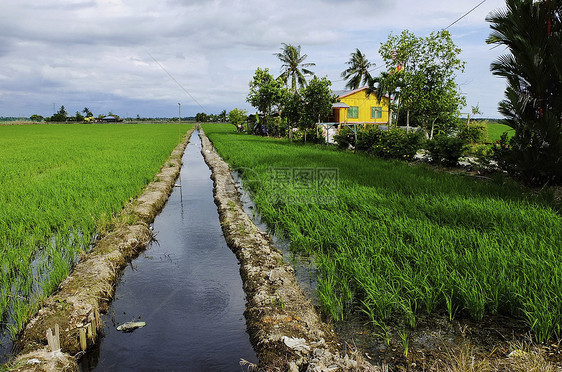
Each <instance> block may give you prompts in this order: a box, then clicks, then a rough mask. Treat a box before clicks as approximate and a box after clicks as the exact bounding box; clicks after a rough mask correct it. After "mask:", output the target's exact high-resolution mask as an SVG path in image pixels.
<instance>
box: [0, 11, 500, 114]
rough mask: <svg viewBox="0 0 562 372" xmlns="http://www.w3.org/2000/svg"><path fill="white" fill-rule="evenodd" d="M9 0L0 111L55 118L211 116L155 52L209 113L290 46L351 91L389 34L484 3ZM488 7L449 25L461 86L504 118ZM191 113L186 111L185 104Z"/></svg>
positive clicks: (425, 26)
mask: <svg viewBox="0 0 562 372" xmlns="http://www.w3.org/2000/svg"><path fill="white" fill-rule="evenodd" d="M0 1H2V9H3V11H2V13H1V14H0V22H1V23H2V24H3V32H2V36H0V64H1V65H2V71H0V99H1V101H0V116H3V115H6V116H8V115H20V114H21V115H26V116H29V115H31V114H33V113H39V114H43V115H50V114H51V113H52V112H51V111H52V104H53V102H55V103H56V104H57V105H59V106H60V105H61V104H64V105H65V106H66V107H67V108H68V111H69V112H73V111H76V110H81V109H82V108H83V107H84V106H88V107H95V108H97V109H99V110H102V111H103V112H95V113H96V114H98V113H107V111H109V109H110V108H111V110H112V111H114V112H119V113H120V114H123V113H125V112H128V113H129V114H130V115H136V114H137V113H139V114H141V115H143V116H159V115H162V116H172V115H174V114H175V107H174V105H177V102H182V112H185V114H186V115H189V114H195V113H196V112H199V111H201V109H200V107H199V106H198V105H197V104H195V103H194V102H193V101H192V100H191V99H190V97H189V96H188V95H187V94H185V92H184V91H183V90H182V89H181V88H180V87H178V85H177V84H176V83H175V82H174V81H173V80H172V79H171V78H170V77H169V76H168V75H167V74H166V72H164V71H163V70H162V69H161V68H160V66H159V65H158V64H157V63H156V62H154V61H153V60H152V58H151V57H150V55H149V53H150V54H152V55H153V56H154V58H156V59H157V60H158V62H159V63H160V64H161V65H162V66H163V67H164V68H165V69H166V70H167V71H168V72H169V73H170V74H171V75H172V76H173V77H174V78H175V79H176V80H177V81H178V82H179V83H180V84H181V85H182V86H183V87H184V88H185V89H187V90H188V91H189V92H190V93H191V94H192V95H193V96H194V97H195V98H196V99H197V101H198V102H199V103H201V104H202V105H203V106H204V107H205V108H206V109H207V110H208V111H210V112H219V111H221V110H222V109H223V108H224V109H227V110H229V109H231V108H233V107H243V108H247V109H251V108H250V107H249V106H248V104H247V103H246V102H245V97H246V94H247V89H248V82H249V81H250V79H251V78H252V75H253V72H254V71H255V69H256V68H257V67H258V66H261V67H269V68H270V70H271V71H272V73H274V74H276V73H278V70H279V66H280V65H279V63H278V61H277V60H276V57H275V56H274V55H273V53H276V52H278V51H279V48H280V46H281V43H282V42H286V43H293V44H298V45H301V46H302V52H303V53H306V54H308V56H309V57H308V61H311V62H315V63H316V67H315V69H314V71H316V72H317V74H318V75H320V76H328V77H329V78H330V79H333V80H334V87H336V88H339V87H341V86H343V82H341V81H337V80H339V79H340V77H339V75H340V72H341V71H342V70H343V69H344V68H345V62H346V61H347V60H348V58H349V53H351V52H352V51H354V50H355V48H359V49H361V50H362V51H363V52H364V53H366V55H367V56H368V58H369V59H370V60H372V61H374V62H377V61H380V58H379V57H378V55H377V52H378V48H379V45H380V43H381V42H382V41H384V40H386V38H387V36H388V33H389V32H390V31H393V32H395V33H397V32H400V31H401V30H402V29H404V28H408V29H410V30H411V31H413V32H414V33H416V34H418V35H420V36H421V35H425V34H427V33H429V32H431V31H432V30H437V29H440V28H443V27H445V26H447V25H448V24H450V23H452V22H453V21H454V20H455V19H457V18H458V17H460V16H462V15H463V14H464V13H465V12H467V11H468V10H470V9H471V8H472V7H473V6H475V5H476V4H477V3H476V2H473V1H468V0H462V1H461V0H459V1H442V0H428V1H426V2H423V3H420V2H417V1H416V2H415V1H411V0H409V1H402V2H395V1H390V0H379V1H373V0H353V1H336V0H310V1H297V0H286V1H267V2H264V1H261V0H260V1H258V0H246V1H242V0H236V1H232V0H213V1H193V0H167V1H156V0H96V1H79V0H72V1H71V0H66V1H65V0H48V1H47V0H42V1H41V2H37V1H35V0H33V1H32V0H22V1H18V2H15V1H8V0H0ZM501 6H503V2H502V1H500V0H488V1H487V2H485V3H484V4H483V5H482V6H480V7H479V8H478V9H476V10H475V11H474V12H472V13H471V14H469V15H468V16H466V17H465V18H463V19H462V20H461V21H459V22H458V23H457V24H456V25H454V26H453V27H452V28H451V29H450V30H451V32H452V34H453V37H454V40H455V41H456V42H457V44H459V45H460V46H461V47H462V48H463V50H464V52H463V57H464V58H465V59H466V60H467V62H468V64H467V72H466V74H465V76H461V77H459V82H468V84H466V85H463V87H462V88H463V90H464V91H466V93H467V94H469V97H468V101H469V103H471V102H475V103H476V102H480V106H481V108H482V107H483V105H484V104H483V102H486V106H485V114H486V115H490V116H497V113H496V111H495V106H496V105H497V102H498V101H499V100H500V99H501V98H502V94H503V84H502V82H501V81H499V80H498V79H495V78H493V77H492V76H491V74H490V73H489V63H490V62H491V60H492V59H493V58H495V56H496V55H497V51H492V52H490V51H489V47H488V46H487V45H486V44H485V43H484V39H485V36H486V35H487V33H488V32H489V31H488V30H489V27H488V25H487V24H486V22H485V21H484V18H485V16H486V14H488V12H489V11H491V10H492V9H495V8H498V7H501ZM184 107H185V108H184Z"/></svg>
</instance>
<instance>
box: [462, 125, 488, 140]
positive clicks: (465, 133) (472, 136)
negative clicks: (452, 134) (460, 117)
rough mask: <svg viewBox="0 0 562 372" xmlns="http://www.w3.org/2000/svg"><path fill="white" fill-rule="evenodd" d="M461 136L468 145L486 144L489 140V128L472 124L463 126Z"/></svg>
mask: <svg viewBox="0 0 562 372" xmlns="http://www.w3.org/2000/svg"><path fill="white" fill-rule="evenodd" d="M459 136H461V138H463V139H464V140H465V141H466V142H468V143H485V142H486V141H487V140H488V127H487V126H486V125H485V124H482V123H472V124H471V125H470V126H468V125H466V124H464V123H463V124H461V125H460V126H459Z"/></svg>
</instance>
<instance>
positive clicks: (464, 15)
mask: <svg viewBox="0 0 562 372" xmlns="http://www.w3.org/2000/svg"><path fill="white" fill-rule="evenodd" d="M485 2H486V0H482V1H481V2H480V4H478V5H476V6H475V7H474V8H472V9H470V10H469V11H468V12H466V13H464V14H463V15H462V16H461V17H459V18H457V20H456V21H454V22H453V23H451V24H450V25H449V26H447V27H445V28H444V29H443V30H446V29H448V28H449V27H451V26H452V25H454V24H455V23H457V22H458V21H460V20H461V19H463V18H464V17H466V16H467V15H469V14H470V13H472V12H473V11H474V10H475V9H476V8H478V7H479V6H480V5H482V4H484V3H485Z"/></svg>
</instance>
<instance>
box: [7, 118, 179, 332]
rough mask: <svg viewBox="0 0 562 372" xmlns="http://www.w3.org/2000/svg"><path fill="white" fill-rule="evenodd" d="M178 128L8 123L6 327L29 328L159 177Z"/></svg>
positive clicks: (11, 329) (176, 140) (11, 328)
mask: <svg viewBox="0 0 562 372" xmlns="http://www.w3.org/2000/svg"><path fill="white" fill-rule="evenodd" d="M188 127H189V126H188V125H185V126H183V128H182V129H181V130H182V132H183V133H185V131H186V130H187V129H188ZM178 129H179V128H178V126H177V125H123V124H116V125H108V124H103V125H83V124H74V125H60V124H59V125H49V124H42V125H21V126H0V158H1V159H2V162H1V163H0V231H2V234H1V235H0V321H1V322H2V324H3V325H4V326H3V327H0V329H2V328H4V329H6V328H7V329H8V330H9V331H10V333H11V334H12V335H13V334H15V333H17V332H19V331H20V330H21V329H22V327H23V326H24V324H25V322H26V321H27V320H28V319H29V318H30V316H32V315H33V313H34V312H35V311H36V310H37V308H38V306H39V305H40V302H41V300H42V299H43V298H44V297H45V296H47V295H48V294H50V293H52V292H53V291H54V290H55V289H56V288H57V286H58V284H59V283H60V282H61V281H62V280H63V279H64V278H65V277H66V276H67V275H68V274H69V272H70V270H71V269H72V267H73V265H74V264H75V263H76V262H77V259H78V257H79V255H80V254H81V253H82V252H84V251H87V250H88V249H89V247H90V244H91V242H92V241H93V238H94V237H95V234H97V233H100V232H103V231H104V230H106V229H108V228H111V224H112V221H113V218H114V216H115V215H116V214H117V213H119V211H120V210H121V209H122V207H123V206H124V204H125V203H126V202H127V201H128V200H129V199H130V198H134V197H136V196H137V195H139V193H140V192H141V190H142V188H143V187H144V186H145V185H146V184H148V183H149V182H150V181H151V180H152V179H153V177H154V174H155V173H157V172H158V171H159V169H160V167H161V166H162V164H164V162H165V160H166V159H167V158H168V156H169V155H170V153H171V151H172V150H173V148H174V147H175V146H176V145H177V144H178V141H179V138H178Z"/></svg>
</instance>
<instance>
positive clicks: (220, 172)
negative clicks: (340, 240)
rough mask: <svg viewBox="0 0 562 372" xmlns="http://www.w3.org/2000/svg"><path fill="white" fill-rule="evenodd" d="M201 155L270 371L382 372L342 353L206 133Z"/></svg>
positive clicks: (257, 345)
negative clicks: (209, 172)
mask: <svg viewBox="0 0 562 372" xmlns="http://www.w3.org/2000/svg"><path fill="white" fill-rule="evenodd" d="M199 133H200V135H201V142H202V150H201V151H202V153H203V156H204V158H205V161H206V162H207V164H208V165H209V167H210V168H211V170H212V172H213V174H212V178H213V181H214V195H215V203H216V204H217V206H218V210H219V215H220V220H221V225H222V229H223V232H224V235H225V238H226V241H227V242H228V245H229V246H230V248H231V249H232V250H233V251H234V253H235V254H236V256H237V257H238V260H239V261H240V273H241V275H242V280H243V283H244V291H245V292H246V296H247V301H248V303H247V304H246V311H245V316H246V324H247V327H248V333H249V334H250V339H251V341H252V344H253V345H254V349H255V350H256V354H257V356H258V358H259V366H258V367H259V369H260V370H266V371H304V370H306V371H354V370H356V371H378V370H380V369H379V368H377V367H374V366H372V365H370V364H369V363H368V362H366V361H365V360H364V359H363V358H361V357H360V356H359V355H341V354H340V353H339V351H338V350H339V349H340V348H339V346H338V344H337V337H336V335H335V333H334V331H333V330H332V329H331V328H330V326H329V325H327V324H326V323H324V322H322V320H321V319H320V316H319V315H318V313H317V312H316V310H315V308H314V306H313V305H312V303H311V302H310V300H309V299H308V298H307V297H306V295H305V294H304V293H303V292H302V290H301V289H300V287H299V286H298V284H297V282H296V278H295V275H294V271H293V268H292V267H291V266H290V265H287V264H285V263H284V262H283V258H282V254H281V252H280V251H279V250H277V249H276V248H275V247H274V246H273V242H272V240H271V238H270V237H269V236H268V235H267V234H265V233H263V232H261V231H260V230H259V228H258V227H257V226H256V225H255V224H254V223H253V222H252V220H251V218H250V217H249V216H248V215H247V214H246V213H245V212H244V210H243V209H242V204H241V202H240V197H239V194H238V190H237V189H236V183H235V182H234V179H233V178H232V175H231V173H230V168H229V166H228V165H227V164H226V163H225V162H224V161H223V160H222V159H221V158H220V156H218V155H217V154H216V153H215V151H214V150H213V148H212V145H211V143H210V141H209V140H208V139H207V137H206V136H205V134H204V133H203V131H202V130H201V131H200V132H199Z"/></svg>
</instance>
